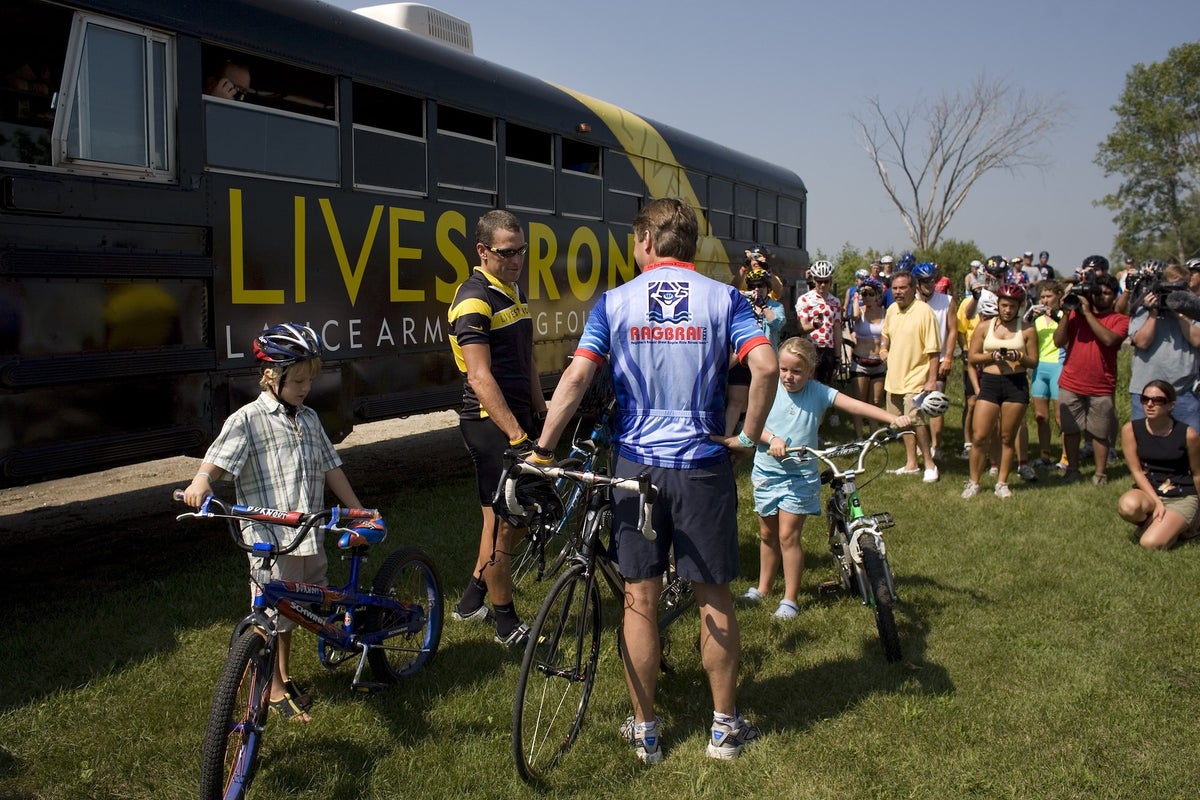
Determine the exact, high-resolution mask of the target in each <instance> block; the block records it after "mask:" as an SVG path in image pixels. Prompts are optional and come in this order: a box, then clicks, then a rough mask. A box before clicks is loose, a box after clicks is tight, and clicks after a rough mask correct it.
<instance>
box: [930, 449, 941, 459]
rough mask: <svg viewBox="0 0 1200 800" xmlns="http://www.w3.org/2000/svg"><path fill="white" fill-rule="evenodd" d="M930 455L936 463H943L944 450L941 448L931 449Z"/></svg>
mask: <svg viewBox="0 0 1200 800" xmlns="http://www.w3.org/2000/svg"><path fill="white" fill-rule="evenodd" d="M929 455H930V457H931V458H933V460H934V461H941V460H942V448H940V447H931V448H929Z"/></svg>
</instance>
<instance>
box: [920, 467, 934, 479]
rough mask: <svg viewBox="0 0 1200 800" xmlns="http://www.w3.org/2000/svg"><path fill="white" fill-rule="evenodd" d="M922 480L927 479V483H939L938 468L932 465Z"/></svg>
mask: <svg viewBox="0 0 1200 800" xmlns="http://www.w3.org/2000/svg"><path fill="white" fill-rule="evenodd" d="M921 480H923V481H925V483H937V482H938V468H937V467H930V468H929V469H927V470H925V477H923V478H921Z"/></svg>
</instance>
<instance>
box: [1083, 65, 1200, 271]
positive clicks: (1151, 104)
mask: <svg viewBox="0 0 1200 800" xmlns="http://www.w3.org/2000/svg"><path fill="white" fill-rule="evenodd" d="M1113 111H1114V112H1115V113H1116V115H1117V124H1116V126H1115V127H1114V128H1113V131H1112V133H1110V134H1109V135H1108V138H1106V139H1105V140H1104V141H1103V142H1102V143H1101V144H1100V147H1099V149H1098V151H1097V154H1096V159H1095V162H1096V164H1097V165H1099V166H1100V167H1101V168H1103V170H1104V174H1105V176H1111V175H1120V176H1121V186H1120V188H1119V189H1118V190H1117V191H1116V192H1115V193H1113V194H1109V195H1106V196H1105V197H1103V198H1102V199H1101V200H1100V201H1099V202H1100V204H1101V205H1103V206H1105V207H1107V208H1109V209H1111V210H1113V211H1115V212H1116V215H1115V216H1114V217H1113V221H1114V222H1115V223H1116V224H1117V231H1118V232H1117V236H1116V240H1115V242H1114V245H1115V247H1116V250H1117V252H1121V253H1128V254H1130V255H1133V256H1135V258H1136V256H1137V255H1144V256H1146V257H1154V256H1157V257H1162V253H1161V252H1158V253H1155V252H1153V249H1154V248H1166V252H1167V253H1169V254H1170V255H1174V256H1176V257H1178V258H1179V259H1180V261H1183V260H1186V259H1187V258H1189V257H1191V256H1192V255H1194V254H1196V253H1197V251H1200V239H1196V238H1195V231H1196V230H1197V229H1198V228H1200V224H1198V222H1197V220H1196V219H1195V215H1196V213H1197V203H1196V200H1195V194H1196V193H1197V192H1198V191H1200V42H1191V43H1189V44H1183V45H1180V46H1178V47H1175V48H1172V49H1171V51H1170V53H1168V54H1167V57H1166V59H1165V60H1163V61H1162V62H1160V63H1154V64H1149V65H1146V64H1135V65H1134V67H1133V69H1131V70H1130V71H1129V73H1128V74H1127V75H1126V76H1125V90H1124V91H1123V92H1122V93H1121V97H1120V100H1119V101H1118V102H1117V104H1116V105H1115V106H1113Z"/></svg>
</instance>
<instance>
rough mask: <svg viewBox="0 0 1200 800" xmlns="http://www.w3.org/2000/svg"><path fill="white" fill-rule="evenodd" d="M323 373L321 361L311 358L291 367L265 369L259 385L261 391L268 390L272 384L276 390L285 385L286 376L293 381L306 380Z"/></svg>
mask: <svg viewBox="0 0 1200 800" xmlns="http://www.w3.org/2000/svg"><path fill="white" fill-rule="evenodd" d="M320 371H321V359H319V358H310V359H308V360H307V361H297V362H296V363H295V364H292V365H291V366H290V367H264V368H263V371H262V377H261V378H259V379H258V385H259V388H261V389H268V388H270V387H271V385H272V384H274V385H275V387H276V388H279V387H280V386H282V385H283V378H284V376H288V377H290V378H292V379H293V380H305V379H306V378H315V377H317V373H318V372H320Z"/></svg>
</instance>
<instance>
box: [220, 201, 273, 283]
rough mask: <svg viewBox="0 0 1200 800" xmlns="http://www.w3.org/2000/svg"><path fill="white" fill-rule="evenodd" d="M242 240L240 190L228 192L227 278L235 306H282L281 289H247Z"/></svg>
mask: <svg viewBox="0 0 1200 800" xmlns="http://www.w3.org/2000/svg"><path fill="white" fill-rule="evenodd" d="M243 247H244V244H243V240H242V190H241V189H230V190H229V278H230V289H231V294H232V295H233V296H232V300H233V302H234V303H235V304H239V305H240V304H246V305H283V290H282V289H247V288H246V261H245V256H244V254H243Z"/></svg>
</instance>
